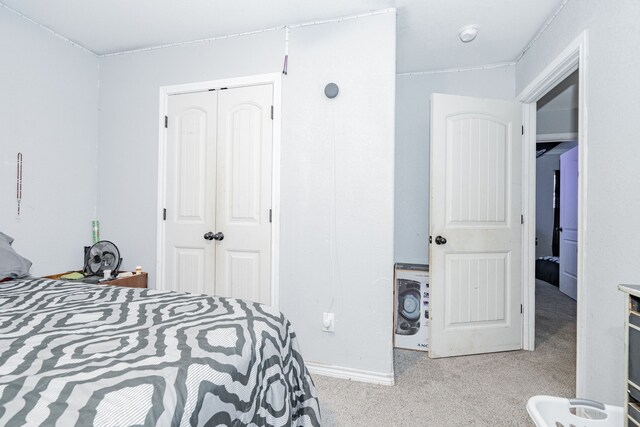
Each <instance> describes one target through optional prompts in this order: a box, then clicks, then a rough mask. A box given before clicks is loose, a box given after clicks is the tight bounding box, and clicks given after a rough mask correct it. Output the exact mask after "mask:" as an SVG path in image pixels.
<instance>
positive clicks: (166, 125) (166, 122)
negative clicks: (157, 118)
mask: <svg viewBox="0 0 640 427" xmlns="http://www.w3.org/2000/svg"><path fill="white" fill-rule="evenodd" d="M164 127H165V129H166V128H168V127H169V116H164Z"/></svg>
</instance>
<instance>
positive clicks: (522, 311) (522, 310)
mask: <svg viewBox="0 0 640 427" xmlns="http://www.w3.org/2000/svg"><path fill="white" fill-rule="evenodd" d="M523 313H524V308H523V307H522V304H520V314H523Z"/></svg>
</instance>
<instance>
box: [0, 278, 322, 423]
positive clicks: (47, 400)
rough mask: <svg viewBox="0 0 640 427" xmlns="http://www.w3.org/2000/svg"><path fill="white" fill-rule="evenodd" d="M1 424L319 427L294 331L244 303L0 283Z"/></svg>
mask: <svg viewBox="0 0 640 427" xmlns="http://www.w3.org/2000/svg"><path fill="white" fill-rule="evenodd" d="M0 307H1V309H0V425H2V426H21V425H29V426H36V425H43V426H44V425H46V426H93V425H95V426H106V425H109V426H125V425H126V426H128V425H145V426H146V425H150V426H153V425H157V426H178V425H181V426H182V425H187V426H189V425H191V426H201V425H207V426H209V425H211V426H217V425H224V426H229V425H233V426H245V425H251V426H253V425H255V426H266V425H269V426H318V425H320V422H321V421H320V412H319V405H318V399H317V395H316V390H315V388H314V385H313V381H312V379H311V377H310V375H309V373H308V371H307V369H306V367H305V365H304V362H303V359H302V357H301V355H300V352H299V348H298V343H297V340H296V335H295V333H294V332H293V330H292V328H291V324H290V323H289V322H288V321H287V319H286V318H285V317H284V316H283V315H282V314H281V313H280V312H278V311H277V310H274V309H272V308H270V307H267V306H264V305H260V304H255V303H251V302H248V301H243V300H237V299H229V298H215V297H207V296H202V295H193V294H186V293H177V292H171V291H158V290H152V289H132V288H122V287H117V286H105V285H90V284H83V283H70V282H62V281H56V280H48V279H27V280H17V281H9V282H5V283H0Z"/></svg>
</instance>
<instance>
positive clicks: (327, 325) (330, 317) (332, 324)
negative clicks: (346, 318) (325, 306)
mask: <svg viewBox="0 0 640 427" xmlns="http://www.w3.org/2000/svg"><path fill="white" fill-rule="evenodd" d="M335 329H336V317H335V314H334V313H322V330H323V331H324V332H335Z"/></svg>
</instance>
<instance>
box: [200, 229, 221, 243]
mask: <svg viewBox="0 0 640 427" xmlns="http://www.w3.org/2000/svg"><path fill="white" fill-rule="evenodd" d="M204 238H205V240H217V241H220V240H223V239H224V234H222V233H221V232H219V231H218V232H217V233H216V234H213V232H211V231H209V232H207V233H206V234H205V235H204Z"/></svg>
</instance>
